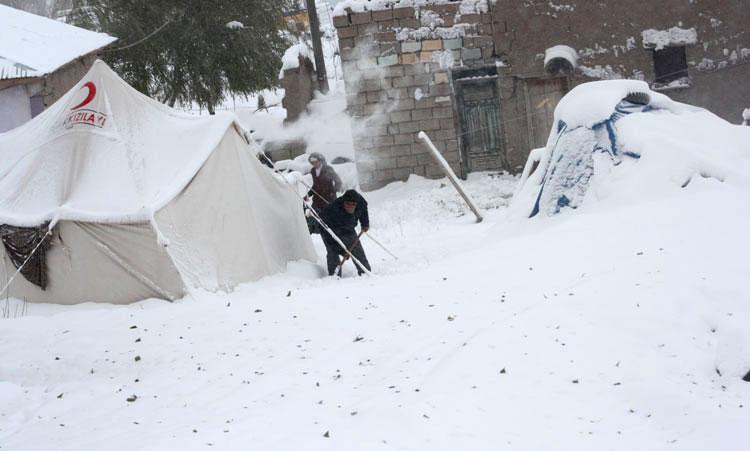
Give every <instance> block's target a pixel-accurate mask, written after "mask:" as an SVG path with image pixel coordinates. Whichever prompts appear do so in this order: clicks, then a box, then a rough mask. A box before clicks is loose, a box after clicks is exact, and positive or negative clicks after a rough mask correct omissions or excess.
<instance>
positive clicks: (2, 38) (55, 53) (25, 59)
mask: <svg viewBox="0 0 750 451" xmlns="http://www.w3.org/2000/svg"><path fill="white" fill-rule="evenodd" d="M116 40H117V38H114V37H112V36H109V35H107V34H104V33H95V32H93V31H89V30H84V29H83V28H78V27H74V26H72V25H68V24H65V23H62V22H58V21H56V20H52V19H48V18H46V17H42V16H37V15H35V14H31V13H27V12H25V11H21V10H18V9H15V8H11V7H8V6H4V5H0V80H3V79H11V78H28V77H41V76H43V75H46V74H49V73H52V72H54V71H56V70H57V69H59V68H60V67H62V66H64V65H65V64H68V63H69V62H71V61H73V60H75V59H76V58H78V57H80V56H83V55H86V54H89V53H91V52H93V51H96V50H98V49H100V48H102V47H104V46H106V45H108V44H110V43H112V42H114V41H116Z"/></svg>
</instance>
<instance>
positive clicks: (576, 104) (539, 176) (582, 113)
mask: <svg viewBox="0 0 750 451" xmlns="http://www.w3.org/2000/svg"><path fill="white" fill-rule="evenodd" d="M553 123H554V124H555V125H554V126H553V130H552V131H551V133H550V137H549V140H548V141H547V146H546V147H545V148H543V149H539V150H536V151H533V152H532V154H531V156H530V157H529V160H528V161H527V164H526V168H525V169H524V173H523V176H522V178H521V181H520V183H519V186H518V188H517V190H516V193H515V196H514V200H513V204H512V209H513V212H514V214H516V215H519V216H527V217H533V216H536V215H537V214H540V213H541V214H543V215H547V216H549V215H554V214H557V213H559V212H561V211H563V210H564V209H566V208H572V209H576V208H579V207H581V206H584V205H590V204H596V203H602V204H615V205H616V204H622V203H632V202H644V201H647V200H649V199H653V198H655V197H661V196H664V195H667V194H669V193H671V192H674V191H676V190H679V189H680V188H684V187H686V186H687V185H688V184H690V183H691V182H693V181H695V180H696V179H700V178H711V179H713V180H715V181H718V182H722V183H745V184H746V183H747V182H748V170H747V169H748V167H750V129H748V128H747V127H741V126H736V125H732V124H730V123H728V122H726V121H724V120H723V119H720V118H719V117H717V116H716V115H714V114H712V113H710V112H708V111H706V110H703V109H700V108H696V107H692V106H689V105H685V104H681V103H678V102H674V101H672V100H671V99H669V98H668V97H667V96H665V95H663V94H660V93H656V92H653V91H651V90H650V89H649V88H648V85H647V84H646V83H644V82H641V81H634V80H614V81H598V82H592V83H585V84H583V85H580V86H577V87H576V88H574V89H573V90H572V91H571V92H570V93H569V94H568V95H566V96H565V97H564V98H563V99H562V100H561V101H560V103H559V105H558V106H557V108H556V109H555V118H554V122H553Z"/></svg>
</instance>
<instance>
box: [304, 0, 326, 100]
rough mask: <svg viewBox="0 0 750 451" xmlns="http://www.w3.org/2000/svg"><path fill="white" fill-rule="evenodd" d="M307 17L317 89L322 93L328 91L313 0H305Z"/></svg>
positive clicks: (316, 12) (316, 13)
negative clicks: (313, 55)
mask: <svg viewBox="0 0 750 451" xmlns="http://www.w3.org/2000/svg"><path fill="white" fill-rule="evenodd" d="M307 17H308V18H309V19H310V34H311V35H312V42H313V53H314V54H315V73H316V74H317V76H318V89H320V92H322V93H323V94H325V93H327V92H328V75H327V74H326V62H325V60H324V59H323V45H322V44H321V42H320V21H319V20H318V10H317V8H316V7H315V0H307Z"/></svg>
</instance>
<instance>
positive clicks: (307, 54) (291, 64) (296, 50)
mask: <svg viewBox="0 0 750 451" xmlns="http://www.w3.org/2000/svg"><path fill="white" fill-rule="evenodd" d="M300 57H302V58H307V59H309V60H310V61H311V62H313V64H315V62H314V61H315V58H314V57H313V54H312V50H311V49H310V48H309V47H308V46H307V44H305V43H304V42H300V43H298V44H294V45H293V46H291V47H289V48H288V49H286V51H285V52H284V56H282V57H281V70H280V71H279V80H281V79H283V78H284V72H285V71H288V70H292V69H296V68H298V67H299V59H300Z"/></svg>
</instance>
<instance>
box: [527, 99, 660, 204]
mask: <svg viewBox="0 0 750 451" xmlns="http://www.w3.org/2000/svg"><path fill="white" fill-rule="evenodd" d="M650 110H652V108H651V107H650V106H648V105H642V104H637V103H632V102H629V101H627V100H623V101H621V102H620V103H619V104H618V105H617V107H615V111H614V112H613V113H612V115H611V116H610V117H609V118H607V119H606V120H604V121H602V122H599V123H597V124H595V125H594V126H593V127H590V128H589V127H583V126H581V127H575V128H568V126H567V124H565V122H563V121H559V122H558V124H557V138H556V139H555V141H554V144H553V148H552V154H551V156H550V159H549V163H548V165H547V169H546V173H545V174H544V178H543V181H542V185H541V187H540V189H539V194H538V196H537V199H536V202H535V203H534V208H533V209H532V211H531V214H530V215H529V217H530V218H531V217H534V216H536V215H537V214H539V212H540V211H541V212H544V213H546V214H547V215H554V214H557V213H559V212H560V210H562V209H563V208H566V207H569V208H577V207H578V206H579V205H580V204H581V202H582V201H583V198H584V196H585V195H586V191H587V190H588V187H589V183H590V181H591V178H592V177H593V176H594V154H596V153H604V154H607V155H609V157H610V158H611V160H612V164H613V165H614V166H617V165H619V164H620V163H622V161H623V158H626V157H627V158H635V159H638V158H640V155H638V154H636V153H632V152H627V151H623V150H622V149H620V148H619V147H618V142H617V132H616V129H615V126H614V124H615V122H617V121H618V120H619V119H621V118H623V117H625V116H627V115H628V114H631V113H636V112H647V111H650Z"/></svg>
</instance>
